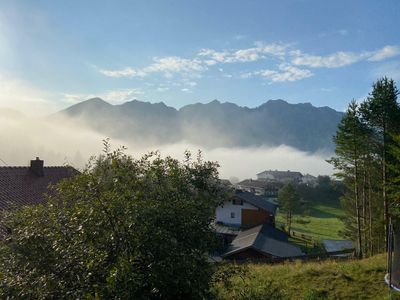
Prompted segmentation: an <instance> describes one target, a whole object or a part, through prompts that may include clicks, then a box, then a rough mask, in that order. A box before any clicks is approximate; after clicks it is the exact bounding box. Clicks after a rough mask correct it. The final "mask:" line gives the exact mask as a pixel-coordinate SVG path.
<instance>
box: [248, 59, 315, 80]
mask: <svg viewBox="0 0 400 300" xmlns="http://www.w3.org/2000/svg"><path fill="white" fill-rule="evenodd" d="M313 75H314V74H313V73H312V72H311V71H310V70H307V69H299V68H297V67H294V66H292V65H289V64H286V63H282V64H280V65H278V70H270V69H266V70H260V71H255V72H250V73H243V74H242V75H241V77H242V78H249V77H253V76H260V77H263V78H267V79H270V80H271V81H272V82H286V81H290V82H291V81H297V80H301V79H304V78H307V77H311V76H313Z"/></svg>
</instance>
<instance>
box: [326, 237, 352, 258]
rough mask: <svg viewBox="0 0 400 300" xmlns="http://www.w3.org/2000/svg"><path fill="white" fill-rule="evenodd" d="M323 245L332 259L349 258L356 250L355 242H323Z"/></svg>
mask: <svg viewBox="0 0 400 300" xmlns="http://www.w3.org/2000/svg"><path fill="white" fill-rule="evenodd" d="M322 245H323V246H324V248H325V251H326V252H327V253H328V255H329V256H331V257H349V256H352V255H353V254H354V252H355V250H356V249H355V247H354V244H353V242H352V241H349V240H322Z"/></svg>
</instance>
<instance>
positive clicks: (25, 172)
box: [0, 157, 355, 263]
mask: <svg viewBox="0 0 400 300" xmlns="http://www.w3.org/2000/svg"><path fill="white" fill-rule="evenodd" d="M78 173H79V171H77V170H76V169H74V168H73V167H70V166H45V165H44V161H43V160H41V159H40V158H38V157H37V158H36V159H34V160H31V161H30V166H26V167H17V166H15V167H14V166H4V167H0V210H1V211H5V210H7V209H11V208H16V207H17V208H18V207H22V206H26V205H38V204H45V203H46V198H45V196H46V195H49V194H52V193H55V191H54V190H53V189H50V185H54V184H57V183H58V182H60V181H61V180H63V179H65V178H69V177H72V176H74V175H76V174H78ZM220 182H221V184H222V185H223V186H224V188H225V189H227V190H228V191H229V195H230V197H229V198H228V199H225V201H224V202H223V204H222V205H220V206H218V207H217V208H216V211H215V220H214V223H213V224H211V226H213V227H214V229H215V232H216V234H217V235H218V236H219V237H220V239H221V241H222V243H223V247H222V248H221V251H219V252H218V253H213V254H212V255H210V261H211V262H218V261H222V260H234V261H249V260H251V261H258V262H265V263H273V262H281V261H283V260H296V259H316V258H318V259H320V258H328V257H336V258H346V257H352V256H353V254H354V251H355V248H354V245H353V243H352V242H351V241H348V240H341V239H323V240H320V241H317V240H315V237H313V236H310V235H307V234H304V233H302V232H298V231H294V230H291V229H290V228H286V227H285V225H284V224H283V223H281V224H278V223H277V221H276V219H277V216H278V214H280V213H281V214H282V212H281V210H280V208H279V205H278V195H279V191H280V190H281V189H282V188H283V187H284V186H285V184H288V183H290V184H293V185H305V186H309V187H315V186H316V185H317V184H318V182H317V177H315V176H312V175H310V174H305V175H303V174H301V173H300V172H295V171H289V170H288V171H278V170H265V171H262V172H260V173H258V174H256V179H245V180H242V181H239V182H237V183H235V184H232V183H231V182H230V181H229V180H226V179H225V180H220ZM0 233H1V235H2V236H3V238H5V237H6V236H7V228H4V226H2V227H1V231H0Z"/></svg>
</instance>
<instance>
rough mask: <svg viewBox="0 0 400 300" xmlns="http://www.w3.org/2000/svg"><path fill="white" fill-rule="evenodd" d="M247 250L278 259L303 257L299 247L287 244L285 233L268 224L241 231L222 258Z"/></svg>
mask: <svg viewBox="0 0 400 300" xmlns="http://www.w3.org/2000/svg"><path fill="white" fill-rule="evenodd" d="M247 249H254V250H256V251H258V252H260V253H263V254H267V255H271V256H274V257H279V258H289V257H299V256H302V255H303V252H302V251H301V249H300V248H299V247H297V246H296V245H294V244H292V243H290V242H288V235H287V234H286V233H285V232H283V231H281V230H279V229H276V228H275V227H273V226H271V225H269V224H263V225H259V226H256V227H253V228H251V229H248V230H244V231H241V232H240V233H239V234H238V236H237V237H236V238H235V239H234V240H233V241H232V243H231V245H230V246H229V248H228V249H227V251H225V253H224V254H223V255H222V256H223V257H227V256H230V255H233V254H235V253H238V252H241V251H244V250H247Z"/></svg>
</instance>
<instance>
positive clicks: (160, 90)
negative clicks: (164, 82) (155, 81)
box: [157, 86, 169, 92]
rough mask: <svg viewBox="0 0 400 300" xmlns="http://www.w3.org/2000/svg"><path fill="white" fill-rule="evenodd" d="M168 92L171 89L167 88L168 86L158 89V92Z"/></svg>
mask: <svg viewBox="0 0 400 300" xmlns="http://www.w3.org/2000/svg"><path fill="white" fill-rule="evenodd" d="M168 90H169V87H166V86H159V87H158V88H157V92H166V91H168Z"/></svg>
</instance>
